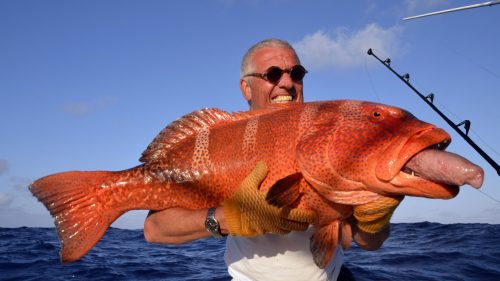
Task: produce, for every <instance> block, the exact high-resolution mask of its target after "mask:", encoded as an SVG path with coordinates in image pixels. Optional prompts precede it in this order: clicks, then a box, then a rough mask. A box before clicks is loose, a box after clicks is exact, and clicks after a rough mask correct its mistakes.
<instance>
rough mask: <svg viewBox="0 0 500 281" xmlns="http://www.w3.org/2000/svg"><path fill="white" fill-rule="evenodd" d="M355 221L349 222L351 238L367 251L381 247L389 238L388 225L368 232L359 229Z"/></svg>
mask: <svg viewBox="0 0 500 281" xmlns="http://www.w3.org/2000/svg"><path fill="white" fill-rule="evenodd" d="M356 224H357V223H356V222H355V223H351V229H352V238H353V239H354V241H355V242H356V244H358V246H359V247H360V248H362V249H364V250H367V251H375V250H378V249H380V247H382V244H384V241H385V240H386V239H387V238H389V234H390V233H391V230H390V227H386V228H384V229H383V230H381V231H379V232H376V233H368V232H364V231H362V230H360V229H359V228H358V227H357V225H356Z"/></svg>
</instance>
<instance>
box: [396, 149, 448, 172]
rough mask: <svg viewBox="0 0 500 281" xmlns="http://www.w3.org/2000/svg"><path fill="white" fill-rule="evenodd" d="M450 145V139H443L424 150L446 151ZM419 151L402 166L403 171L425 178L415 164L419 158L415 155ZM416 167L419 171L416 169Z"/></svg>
mask: <svg viewBox="0 0 500 281" xmlns="http://www.w3.org/2000/svg"><path fill="white" fill-rule="evenodd" d="M448 145H450V142H449V141H448V140H444V141H442V142H440V143H438V144H434V145H432V146H430V147H428V148H426V149H424V150H429V149H435V150H439V151H444V150H445V149H446V148H447V147H448ZM419 153H420V152H419ZM419 153H417V154H415V155H414V156H413V157H412V158H410V160H408V162H406V164H405V165H404V166H403V167H402V168H401V171H402V172H403V173H406V174H409V175H411V176H413V177H419V178H425V176H423V175H421V174H419V169H418V167H416V166H415V164H414V162H415V161H417V160H415V156H417V155H418V154H419ZM414 169H415V170H417V171H415V170H414Z"/></svg>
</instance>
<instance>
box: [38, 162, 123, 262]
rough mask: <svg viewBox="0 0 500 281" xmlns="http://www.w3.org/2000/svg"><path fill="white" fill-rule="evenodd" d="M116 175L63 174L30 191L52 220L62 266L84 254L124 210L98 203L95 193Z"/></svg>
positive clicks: (102, 173)
mask: <svg viewBox="0 0 500 281" xmlns="http://www.w3.org/2000/svg"><path fill="white" fill-rule="evenodd" d="M114 173H115V172H104V171H103V172H65V173H59V174H54V175H50V176H46V177H43V178H41V179H39V180H37V181H35V182H33V183H32V184H31V185H30V186H29V190H30V191H31V193H32V194H33V196H35V197H36V198H37V199H38V200H39V201H40V202H42V203H43V205H44V206H45V207H46V208H47V210H49V212H50V214H51V215H52V217H53V218H54V224H55V226H56V230H57V234H58V236H59V240H60V243H61V251H60V258H61V262H62V263H70V262H74V261H76V260H78V259H80V258H81V257H82V256H83V255H85V254H86V253H87V252H88V251H89V250H90V249H91V248H92V247H93V246H94V245H95V244H96V243H97V242H98V241H99V240H100V239H101V237H102V236H103V235H104V233H105V232H106V230H107V229H108V228H109V226H110V225H111V223H112V222H113V221H115V220H116V219H117V218H118V217H119V216H120V215H121V214H123V211H119V210H117V209H115V208H113V207H112V202H109V201H108V202H104V201H103V200H98V198H97V197H96V196H95V193H96V192H97V190H98V189H99V187H100V186H101V185H102V184H103V182H104V179H107V178H109V177H110V176H113V174H114Z"/></svg>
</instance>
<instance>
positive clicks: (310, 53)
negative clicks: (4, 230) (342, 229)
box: [0, 0, 500, 228]
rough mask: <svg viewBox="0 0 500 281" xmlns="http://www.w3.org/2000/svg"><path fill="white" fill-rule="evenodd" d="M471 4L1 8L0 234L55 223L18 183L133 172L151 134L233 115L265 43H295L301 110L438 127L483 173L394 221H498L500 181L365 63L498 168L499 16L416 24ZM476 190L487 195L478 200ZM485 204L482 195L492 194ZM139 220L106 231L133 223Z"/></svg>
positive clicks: (499, 10) (220, 1) (54, 4)
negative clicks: (389, 111)
mask: <svg viewBox="0 0 500 281" xmlns="http://www.w3.org/2000/svg"><path fill="white" fill-rule="evenodd" d="M474 3H477V2H476V1H472V0H471V1H390V2H387V1H373V0H362V1H348V0H343V1H306V0H303V1H302V0H301V1H299V0H291V1H285V0H269V1H264V0H240V1H232V0H213V1H201V0H199V1H195V0H187V1H160V0H157V1H126V0H120V1H118V0H104V1H62V0H61V1H34V0H33V1H27V0H19V1H0V97H1V101H0V118H1V119H0V120H1V122H0V132H1V137H0V227H17V226H52V225H53V223H52V219H51V218H50V215H49V213H48V212H47V211H46V210H45V208H44V207H43V206H42V205H41V204H40V203H39V202H37V201H36V199H35V198H34V197H32V196H31V195H30V193H29V192H28V190H27V185H28V184H29V183H30V182H31V181H33V180H35V179H37V178H39V177H42V176H45V175H48V174H52V173H55V172H60V171H66V170H120V169H126V168H129V167H132V166H135V165H137V164H138V158H139V156H140V154H141V153H142V151H143V150H144V149H145V148H146V146H147V145H148V144H149V142H150V141H151V140H152V139H153V138H154V136H155V135H156V134H157V133H158V132H159V131H160V130H161V129H163V128H164V127H165V126H166V125H167V124H168V123H170V122H171V121H173V120H174V119H176V118H178V117H180V116H182V115H184V114H186V113H189V112H191V111H193V110H197V109H201V108H204V107H218V108H222V109H224V110H228V111H237V110H245V109H246V103H245V102H244V101H243V99H242V96H241V94H240V91H239V65H240V60H241V56H242V55H243V54H244V52H245V51H246V50H247V49H248V47H249V46H251V45H252V44H254V43H255V42H257V41H260V40H262V39H265V38H269V37H278V38H282V39H286V40H288V41H289V42H291V43H292V44H293V45H294V46H295V47H296V49H297V51H298V53H299V55H300V57H301V59H302V63H303V65H304V66H305V67H306V68H307V69H308V70H309V73H308V75H307V76H306V78H305V81H304V86H305V96H306V100H307V101H313V100H332V99H346V98H348V99H361V100H370V101H376V102H382V103H386V104H390V105H395V106H399V107H402V108H405V109H407V110H409V111H410V112H412V113H413V114H414V115H416V116H417V117H418V118H420V119H422V120H425V121H427V122H431V123H434V124H436V125H438V126H440V127H442V128H445V129H446V130H447V131H448V132H450V133H451V135H452V137H453V142H452V144H451V146H450V147H449V149H448V150H449V151H452V152H455V153H458V154H461V155H462V156H464V157H466V158H468V159H470V160H471V161H473V162H475V163H477V164H479V165H481V166H482V167H483V168H484V169H485V173H486V179H485V182H484V185H483V188H482V189H481V192H479V191H477V190H474V189H472V188H471V187H469V186H465V187H463V189H462V191H461V193H460V194H459V195H458V196H457V197H456V198H455V199H452V200H446V201H445V200H428V199H418V198H406V199H405V201H404V202H403V203H402V205H401V206H400V207H399V208H398V210H397V211H396V213H395V215H394V219H393V221H394V222H416V221H434V222H441V223H455V222H482V223H497V224H498V223H500V217H499V216H498V215H497V214H499V213H500V202H499V201H498V200H500V177H499V176H498V175H497V174H496V172H495V171H494V170H493V169H492V168H491V167H490V166H489V165H488V163H487V162H486V161H485V160H483V159H482V158H481V157H480V156H479V155H478V154H477V153H476V152H475V151H474V150H473V149H472V148H471V147H470V146H468V144H466V143H465V141H464V140H462V139H461V138H460V137H459V136H458V135H457V134H456V133H455V132H453V131H452V129H451V128H450V127H448V125H447V124H446V123H445V122H444V121H442V120H441V119H440V118H439V117H438V115H437V114H436V113H434V112H433V111H432V110H431V109H430V108H429V107H428V106H427V105H425V104H424V103H423V102H422V101H421V100H420V99H419V98H418V97H417V96H416V95H415V94H414V93H413V92H411V91H410V90H409V89H408V88H407V87H406V86H404V85H403V84H402V83H401V82H400V81H399V80H398V79H397V78H396V77H395V76H393V75H392V74H391V73H390V72H389V71H388V70H386V69H385V68H384V67H383V66H382V65H381V64H380V63H378V62H376V61H375V59H373V58H371V57H369V56H367V55H366V50H367V49H368V48H373V49H374V51H375V52H376V53H377V55H379V56H381V57H382V58H385V57H390V58H391V59H392V66H393V67H395V68H396V69H397V70H398V71H400V72H401V73H405V72H409V73H410V74H411V81H412V82H413V83H414V85H415V86H416V87H417V88H419V89H420V90H421V91H422V92H423V93H429V92H433V93H435V95H436V99H435V104H436V105H437V106H438V107H439V108H440V109H442V110H443V111H444V112H445V113H447V114H449V116H450V118H451V119H452V120H454V121H456V122H457V123H458V122H459V121H461V120H462V119H470V120H471V121H472V131H471V133H470V136H471V137H472V139H474V140H475V141H476V142H477V143H478V144H479V145H480V146H481V147H482V148H483V149H484V150H485V151H486V152H487V153H489V154H490V156H492V157H493V158H494V159H495V160H496V161H497V162H499V161H500V155H499V154H498V151H500V146H499V144H498V143H499V142H498V140H499V137H500V130H499V124H500V113H499V111H498V105H499V104H500V92H499V90H500V56H499V55H498V50H499V49H500V39H499V37H498V36H497V35H498V28H497V27H498V24H499V23H500V6H494V7H486V8H480V9H474V10H468V11H462V12H457V13H451V14H444V15H440V16H434V17H429V18H423V19H419V20H413V21H401V18H403V17H405V16H410V15H415V14H418V13H425V12H429V11H434V10H438V9H446V8H451V7H456V6H460V5H468V4H474ZM485 194H486V195H485ZM490 197H493V198H494V199H492V198H490ZM144 217H145V212H144V211H135V212H130V213H128V214H126V215H125V216H123V217H122V218H120V219H119V220H118V221H117V222H116V223H115V224H114V226H116V227H122V228H141V227H142V223H143V220H144Z"/></svg>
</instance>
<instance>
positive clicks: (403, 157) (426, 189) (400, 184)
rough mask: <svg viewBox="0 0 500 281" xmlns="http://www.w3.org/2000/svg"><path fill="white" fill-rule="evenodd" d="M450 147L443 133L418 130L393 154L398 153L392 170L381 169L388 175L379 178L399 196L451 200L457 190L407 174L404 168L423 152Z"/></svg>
mask: <svg viewBox="0 0 500 281" xmlns="http://www.w3.org/2000/svg"><path fill="white" fill-rule="evenodd" d="M450 143H451V137H450V135H449V134H448V133H447V132H445V131H444V130H443V129H440V128H437V127H435V126H431V127H426V128H424V129H422V130H419V131H417V132H416V133H415V134H413V135H412V136H410V137H409V138H408V140H407V142H406V143H405V144H404V145H403V146H402V147H401V149H400V150H399V151H398V152H396V153H398V154H397V160H396V161H395V163H394V165H393V166H392V167H391V166H390V165H387V166H382V168H383V169H387V170H388V174H385V176H383V177H379V178H380V179H381V180H382V181H386V182H388V183H390V184H391V185H392V186H393V188H391V189H392V192H395V193H398V194H401V195H410V196H418V197H427V198H436V199H437V198H440V199H449V198H453V197H455V196H456V195H457V194H458V192H459V187H458V186H453V185H448V184H445V183H439V182H433V181H430V180H427V179H424V178H422V177H419V176H418V175H412V174H411V173H407V172H406V171H405V168H404V167H405V165H406V164H407V163H408V162H409V161H410V159H412V157H414V156H415V155H417V154H418V153H420V152H421V151H423V150H426V149H439V150H446V148H447V147H448V145H449V144H450ZM379 168H381V167H379ZM384 177H387V178H384Z"/></svg>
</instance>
